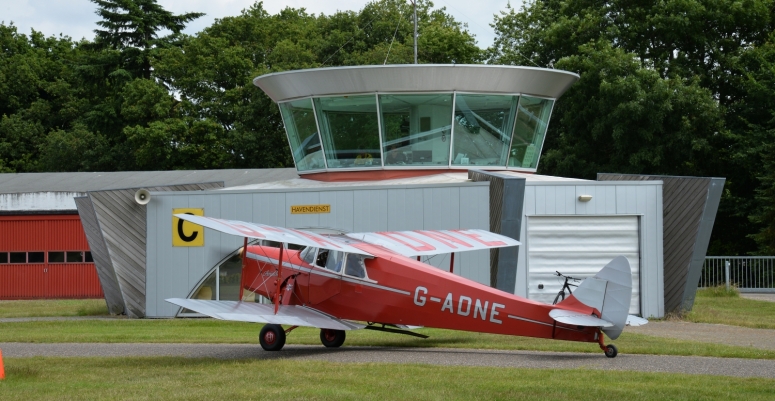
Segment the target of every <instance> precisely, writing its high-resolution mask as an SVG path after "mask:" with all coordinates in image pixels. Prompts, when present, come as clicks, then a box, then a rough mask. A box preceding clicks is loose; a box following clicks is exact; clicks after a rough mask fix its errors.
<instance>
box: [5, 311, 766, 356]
mask: <svg viewBox="0 0 775 401" xmlns="http://www.w3.org/2000/svg"><path fill="white" fill-rule="evenodd" d="M260 328H261V325H258V324H250V323H238V322H223V321H217V320H212V319H175V320H167V319H165V320H150V319H146V320H135V319H116V320H77V321H38V322H14V323H0V342H34V343H62V342H79V343H90V342H95V343H96V342H99V343H128V342H142V343H148V342H150V343H232V344H235V343H247V344H256V346H258V331H259V330H260ZM418 332H420V333H423V334H427V335H429V336H431V338H428V339H419V338H415V337H409V336H404V335H398V334H391V333H381V332H375V331H369V330H359V331H354V332H348V333H347V341H346V342H345V346H356V345H358V346H387V347H430V348H473V349H503V350H535V351H557V352H592V353H598V352H601V351H600V349H599V348H598V346H597V344H591V343H577V342H567V341H554V340H547V339H536V338H526V337H514V336H505V335H497V334H484V333H471V332H463V331H452V330H442V329H420V330H418ZM319 333H320V332H319V331H318V330H317V329H312V328H306V327H300V328H298V329H296V330H294V331H293V332H292V333H291V334H290V335H289V336H288V342H287V343H288V344H310V345H319V344H320V338H319ZM614 343H615V344H616V346H617V347H619V351H620V352H622V353H626V354H655V355H692V356H715V357H727V358H755V359H775V351H768V350H760V349H755V348H750V347H737V346H729V345H722V344H710V343H702V342H695V341H686V340H677V339H669V338H660V337H654V336H647V335H642V334H635V333H627V332H626V331H625V332H624V333H623V334H622V336H621V337H619V338H618V339H617V340H616V341H615V342H614Z"/></svg>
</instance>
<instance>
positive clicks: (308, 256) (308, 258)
mask: <svg viewBox="0 0 775 401" xmlns="http://www.w3.org/2000/svg"><path fill="white" fill-rule="evenodd" d="M317 250H318V249H317V248H313V247H311V246H308V247H306V248H304V250H303V251H301V254H300V256H301V260H303V261H305V262H307V263H308V264H310V265H311V264H312V261H313V260H315V254H316V253H317Z"/></svg>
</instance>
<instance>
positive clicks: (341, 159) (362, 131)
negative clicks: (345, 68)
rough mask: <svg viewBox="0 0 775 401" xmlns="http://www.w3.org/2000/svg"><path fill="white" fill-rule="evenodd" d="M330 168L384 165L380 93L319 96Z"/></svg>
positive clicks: (322, 128)
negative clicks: (381, 150) (378, 114)
mask: <svg viewBox="0 0 775 401" xmlns="http://www.w3.org/2000/svg"><path fill="white" fill-rule="evenodd" d="M315 111H316V112H317V116H318V124H319V125H320V135H321V137H322V138H323V148H324V149H325V152H326V162H327V163H328V168H331V169H336V168H380V167H382V154H381V153H380V146H379V124H378V122H377V121H378V120H377V96H376V95H366V96H336V97H321V98H316V99H315Z"/></svg>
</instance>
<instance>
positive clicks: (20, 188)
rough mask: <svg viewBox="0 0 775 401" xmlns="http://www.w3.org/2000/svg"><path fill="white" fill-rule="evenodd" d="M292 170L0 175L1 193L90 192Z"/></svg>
mask: <svg viewBox="0 0 775 401" xmlns="http://www.w3.org/2000/svg"><path fill="white" fill-rule="evenodd" d="M298 177H299V175H298V174H297V173H296V169H295V168H276V169H229V170H175V171H118V172H109V173H105V172H98V173H18V174H0V193H21V192H81V193H85V192H89V191H105V190H111V189H124V188H142V187H149V186H168V185H184V184H189V183H204V182H223V185H224V186H225V187H235V186H240V185H250V184H260V183H264V182H273V181H282V180H289V179H293V178H298Z"/></svg>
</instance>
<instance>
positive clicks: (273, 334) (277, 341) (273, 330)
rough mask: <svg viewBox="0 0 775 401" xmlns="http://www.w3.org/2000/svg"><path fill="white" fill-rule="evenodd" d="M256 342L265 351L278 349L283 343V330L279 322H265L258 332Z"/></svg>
mask: <svg viewBox="0 0 775 401" xmlns="http://www.w3.org/2000/svg"><path fill="white" fill-rule="evenodd" d="M258 342H260V343H261V348H263V349H264V350H265V351H279V350H281V349H283V346H284V345H285V330H283V328H282V326H280V325H279V324H266V325H264V327H263V328H262V329H261V333H259V334H258Z"/></svg>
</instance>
